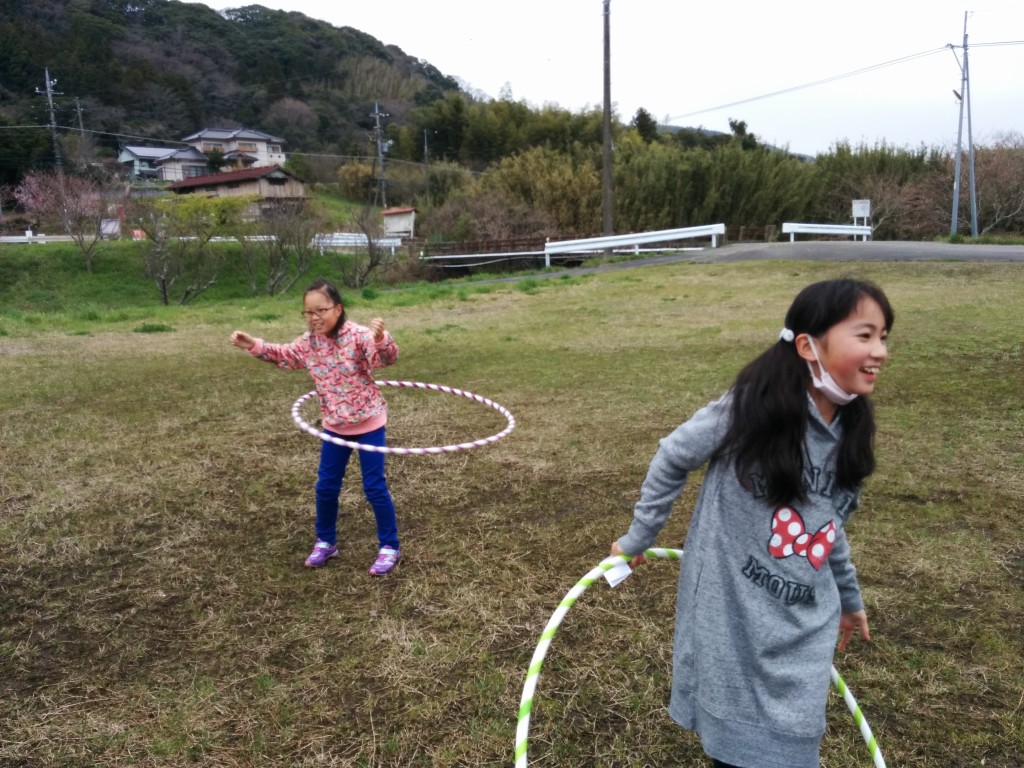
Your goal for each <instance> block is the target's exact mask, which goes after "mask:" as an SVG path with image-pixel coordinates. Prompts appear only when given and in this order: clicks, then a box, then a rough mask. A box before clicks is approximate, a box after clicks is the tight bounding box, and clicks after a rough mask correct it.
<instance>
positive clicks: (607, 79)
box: [601, 0, 615, 237]
mask: <svg viewBox="0 0 1024 768" xmlns="http://www.w3.org/2000/svg"><path fill="white" fill-rule="evenodd" d="M603 166H604V168H603V174H602V177H601V189H602V195H601V201H602V205H601V208H602V212H603V220H604V235H605V236H606V237H608V236H610V235H613V234H615V224H614V222H615V216H614V208H613V197H612V43H611V0H604V158H603Z"/></svg>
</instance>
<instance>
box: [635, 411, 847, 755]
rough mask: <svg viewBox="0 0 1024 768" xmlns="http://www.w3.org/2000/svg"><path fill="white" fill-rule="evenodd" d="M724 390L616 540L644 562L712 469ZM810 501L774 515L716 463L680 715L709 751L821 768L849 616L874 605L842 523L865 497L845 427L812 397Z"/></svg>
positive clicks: (686, 640) (677, 694) (700, 532)
mask: <svg viewBox="0 0 1024 768" xmlns="http://www.w3.org/2000/svg"><path fill="white" fill-rule="evenodd" d="M731 405H732V398H731V395H729V394H726V395H725V396H724V397H722V398H721V399H719V400H717V401H715V402H712V403H711V404H709V405H707V406H705V407H704V408H702V409H701V410H699V411H698V412H697V413H696V414H694V416H693V417H692V418H691V419H690V420H689V421H687V422H686V423H684V424H682V425H681V426H679V427H678V428H677V429H676V430H675V431H674V432H672V434H670V435H669V436H668V437H665V438H663V439H662V440H661V441H660V443H659V448H658V451H657V453H656V454H655V456H654V459H653V460H652V461H651V465H650V468H649V469H648V472H647V477H646V479H645V480H644V482H643V485H642V487H641V490H640V500H639V501H638V502H637V504H636V507H635V508H634V510H633V522H632V524H631V525H630V528H629V531H627V533H626V535H625V536H623V537H622V538H621V539H619V546H621V547H622V549H623V551H624V552H626V553H628V554H631V555H635V554H639V553H640V552H643V551H644V550H645V549H647V548H648V547H650V546H652V545H653V544H654V540H655V538H656V537H657V535H658V532H659V531H660V530H661V529H662V527H663V526H664V525H665V522H666V520H667V519H668V516H669V513H670V512H671V510H672V506H673V503H674V502H675V500H676V498H677V497H678V496H679V494H680V492H681V491H682V490H683V486H684V485H685V483H686V479H687V475H688V473H689V472H691V471H693V470H696V469H698V468H699V467H701V466H703V465H704V464H706V463H707V462H708V461H709V460H711V457H712V456H713V455H714V453H715V451H716V449H717V448H718V446H719V445H720V444H721V442H722V439H723V438H724V436H725V433H726V430H727V428H728V425H729V419H730V412H731ZM808 409H809V418H808V424H807V437H806V443H805V455H804V487H805V490H806V495H807V501H806V502H800V501H793V502H791V503H790V504H788V505H783V506H774V505H771V504H769V503H768V501H767V500H766V499H765V497H764V494H763V493H762V492H761V489H763V487H764V484H763V482H762V478H760V477H759V476H758V475H756V474H753V475H752V476H751V477H750V478H749V485H750V487H751V488H753V489H754V492H753V493H752V492H750V491H748V490H746V489H745V488H744V487H743V486H742V485H740V483H739V481H738V480H737V478H736V470H735V465H734V464H733V463H732V462H731V461H728V460H724V459H722V458H720V457H716V458H715V459H714V460H711V463H710V465H709V466H708V469H707V472H706V475H705V478H704V481H703V483H702V484H701V489H700V494H699V498H698V500H697V506H696V508H695V509H694V511H693V517H692V519H691V521H690V525H689V530H688V531H687V534H686V542H685V544H684V554H683V558H682V567H681V569H680V575H679V593H678V595H677V597H676V629H675V641H674V650H673V663H672V666H673V670H672V697H671V701H670V704H669V714H671V716H672V718H673V719H674V720H675V721H676V722H678V723H679V724H680V725H682V726H683V727H684V728H688V729H690V730H693V731H696V732H697V733H698V734H700V738H701V742H702V744H703V747H704V751H705V752H706V753H707V754H708V755H710V756H711V757H713V758H715V759H716V760H720V761H722V762H725V763H729V764H731V765H736V766H744V767H745V768H818V766H819V756H818V746H819V742H820V741H821V737H822V735H823V734H824V732H825V705H826V700H827V697H828V689H829V685H830V679H829V671H830V669H831V667H832V655H833V650H834V648H835V643H836V638H837V636H838V631H839V615H840V611H841V610H842V611H858V610H860V609H861V608H863V602H862V600H861V596H860V587H859V586H858V584H857V574H856V570H855V569H854V567H853V564H852V563H851V562H850V548H849V545H848V543H847V541H846V533H845V529H844V525H845V523H846V521H847V520H848V519H849V517H850V515H851V513H852V512H853V510H854V509H855V508H856V507H857V503H858V498H859V489H854V490H852V491H851V490H842V489H838V488H836V485H835V452H836V449H837V446H838V443H839V438H840V436H841V429H842V425H841V423H840V422H841V418H837V419H835V420H834V421H833V423H832V424H826V423H825V421H824V420H823V419H822V418H821V416H820V414H819V413H818V409H817V407H816V406H815V405H814V401H813V400H811V399H810V397H809V396H808Z"/></svg>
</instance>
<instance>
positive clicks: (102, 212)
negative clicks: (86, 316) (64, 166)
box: [13, 171, 123, 272]
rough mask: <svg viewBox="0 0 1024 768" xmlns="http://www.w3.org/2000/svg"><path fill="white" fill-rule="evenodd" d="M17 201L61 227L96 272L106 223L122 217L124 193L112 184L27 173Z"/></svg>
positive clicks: (87, 267) (48, 173)
mask: <svg viewBox="0 0 1024 768" xmlns="http://www.w3.org/2000/svg"><path fill="white" fill-rule="evenodd" d="M13 194H14V198H15V199H16V200H17V201H18V203H19V204H20V205H21V206H22V207H23V208H24V209H25V210H26V211H28V212H29V213H31V214H32V215H34V216H38V217H39V218H40V219H43V220H50V221H52V222H55V223H57V224H59V225H60V227H61V229H62V230H63V231H64V233H65V234H67V235H69V236H70V237H71V239H72V240H73V241H74V242H75V245H77V246H78V248H79V250H81V252H82V254H83V255H84V256H85V270H86V272H92V270H93V263H94V261H95V257H96V253H97V252H98V251H99V250H100V242H101V241H102V239H103V220H104V219H105V218H111V211H113V213H114V215H117V214H119V212H120V208H121V204H122V202H123V193H120V192H119V190H118V188H117V187H115V186H114V185H112V184H102V183H101V182H99V181H95V180H93V179H87V178H84V177H82V176H72V175H69V174H64V173H56V172H52V171H40V172H34V173H29V174H27V175H26V176H25V177H24V178H23V179H22V181H21V184H19V185H18V186H17V187H15V188H14V192H13Z"/></svg>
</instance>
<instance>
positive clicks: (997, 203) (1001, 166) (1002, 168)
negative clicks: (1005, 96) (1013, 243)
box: [976, 133, 1024, 235]
mask: <svg viewBox="0 0 1024 768" xmlns="http://www.w3.org/2000/svg"><path fill="white" fill-rule="evenodd" d="M976 163H977V170H976V177H977V196H978V219H979V224H981V225H982V228H981V230H980V234H982V235H986V234H989V233H991V232H994V231H999V232H1017V233H1019V232H1021V231H1024V136H1022V135H1021V134H1019V133H1010V134H1006V135H1004V136H1002V137H1000V138H999V139H997V140H996V141H995V143H994V144H993V145H992V146H991V147H981V148H979V149H978V151H977V154H976Z"/></svg>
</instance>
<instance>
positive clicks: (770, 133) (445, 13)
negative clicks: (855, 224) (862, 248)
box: [192, 0, 1024, 155]
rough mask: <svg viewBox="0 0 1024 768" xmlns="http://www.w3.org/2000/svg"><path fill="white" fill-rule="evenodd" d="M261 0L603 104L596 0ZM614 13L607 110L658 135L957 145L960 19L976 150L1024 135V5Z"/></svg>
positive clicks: (498, 84)
mask: <svg viewBox="0 0 1024 768" xmlns="http://www.w3.org/2000/svg"><path fill="white" fill-rule="evenodd" d="M192 1H195V0H192ZM204 4H205V5H208V6H210V7H212V8H215V9H217V10H221V9H224V8H230V7H239V6H243V5H247V4H248V3H246V2H239V3H235V4H231V3H226V2H223V0H209V1H206V2H204ZM257 4H259V5H263V6H264V7H267V8H276V9H280V10H287V11H299V12H301V13H304V14H306V15H307V16H311V17H313V18H316V19H322V20H324V21H327V22H329V23H330V24H332V25H334V26H336V27H341V26H348V27H354V28H355V29H358V30H360V31H362V32H365V33H367V34H369V35H371V36H373V37H375V38H377V39H378V40H380V41H381V42H382V43H384V44H388V45H396V46H398V47H399V48H401V49H402V50H403V51H405V53H407V54H409V55H410V56H414V57H416V58H419V59H425V60H426V61H428V62H430V63H431V64H433V65H434V66H435V67H437V68H438V69H439V70H440V71H441V72H442V73H444V74H445V75H450V76H452V77H456V78H458V79H459V80H460V81H463V82H464V84H465V85H466V86H468V87H469V88H470V89H471V90H473V91H477V92H480V93H482V94H484V95H486V96H489V97H492V98H496V97H498V95H499V93H500V92H501V91H502V88H504V87H506V86H507V89H509V90H510V91H511V94H512V98H513V99H515V100H517V101H525V102H527V103H529V104H531V105H533V106H535V107H540V106H542V105H544V104H557V105H559V106H561V107H564V108H566V109H570V110H573V111H578V110H581V109H584V108H587V107H594V108H600V107H601V105H602V99H603V88H604V85H603V84H604V10H605V2H604V0H518V1H517V2H505V3H484V2H469V0H432V1H431V2H424V1H423V0H390V1H387V2H380V3H373V2H366V1H365V0H363V2H352V0H282V1H279V2H274V1H272V0H267V1H266V2H260V3H257ZM608 7H609V8H610V12H611V15H610V21H611V91H612V102H613V103H614V107H615V110H616V113H617V114H618V116H619V118H620V120H622V121H623V122H628V121H629V120H630V119H631V118H632V117H633V115H634V114H635V113H636V110H637V109H638V108H639V107H643V108H644V109H646V110H647V111H648V112H650V113H651V115H652V116H654V118H655V119H656V120H657V121H658V122H659V123H666V122H667V123H670V124H673V125H681V126H704V127H706V128H711V129H714V130H721V131H728V130H729V119H730V118H732V119H738V120H744V121H746V123H747V126H748V130H749V131H751V132H753V133H755V134H756V135H757V136H758V137H759V138H760V139H762V140H763V141H766V142H768V143H771V144H775V145H777V146H788V147H789V149H790V150H792V151H794V152H801V153H806V154H812V155H813V154H815V153H817V152H826V151H828V150H829V148H830V147H831V146H832V145H833V144H834V143H835V142H836V141H838V140H848V141H849V142H851V143H852V144H854V145H857V144H860V143H862V142H864V143H867V144H868V145H875V144H876V143H879V142H882V141H885V142H887V143H889V144H891V145H896V146H901V147H902V146H909V147H917V146H919V145H920V144H922V143H923V144H925V145H927V146H936V145H941V146H947V147H954V146H955V145H956V139H957V127H958V124H959V114H960V108H959V102H958V101H957V97H956V96H955V95H954V90H955V91H960V90H961V76H962V69H961V67H962V65H963V62H964V55H963V50H962V44H963V38H964V21H965V18H964V15H965V12H966V13H967V19H966V31H967V34H968V59H967V60H968V65H969V72H970V85H971V88H970V94H971V95H970V105H971V116H972V126H973V136H974V141H975V143H990V142H992V141H994V140H996V139H997V138H998V137H999V136H1000V135H1003V134H1006V133H1009V132H1018V133H1024V2H999V1H998V0H989V1H988V2H985V3H984V4H983V5H977V6H974V7H973V8H969V7H965V6H964V5H963V4H962V3H961V2H951V0H884V1H883V0H859V2H858V0H850V1H849V2H843V3H825V2H822V1H821V0H814V1H813V2H812V1H811V0H789V1H788V2H781V3H765V2H762V1H760V0H758V1H756V2H755V0H734V1H733V2H731V3H712V2H702V3H685V2H681V1H680V0H611V2H610V3H609V6H608ZM950 44H952V45H953V46H955V47H954V48H953V49H950V48H949V47H947V46H949V45H950ZM879 65H883V66H879ZM862 70H864V71H862ZM846 75H849V76H846ZM822 81H824V82H822ZM802 86H807V87H802ZM780 92H782V93H780ZM748 100H749V101H748ZM254 127H255V126H254ZM963 140H964V145H965V146H966V141H967V117H966V112H965V116H964V123H963Z"/></svg>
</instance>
